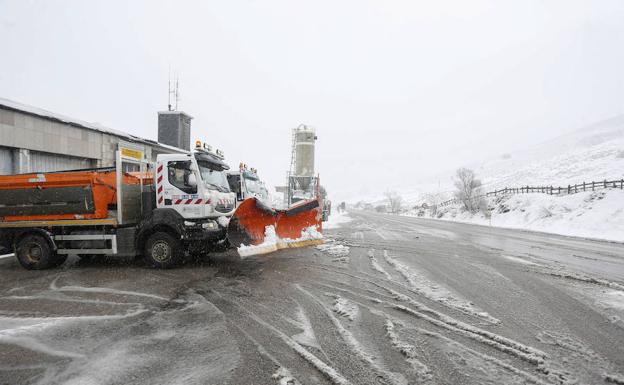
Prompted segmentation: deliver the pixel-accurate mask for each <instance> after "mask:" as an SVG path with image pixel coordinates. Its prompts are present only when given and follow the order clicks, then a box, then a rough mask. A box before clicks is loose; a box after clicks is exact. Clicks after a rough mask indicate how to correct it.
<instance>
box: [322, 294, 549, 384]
mask: <svg viewBox="0 0 624 385" xmlns="http://www.w3.org/2000/svg"><path fill="white" fill-rule="evenodd" d="M320 285H321V286H325V287H328V288H333V289H335V290H339V291H342V292H345V293H349V294H351V295H354V296H358V297H361V298H364V299H366V300H368V301H369V302H370V303H374V304H377V305H380V306H384V307H385V308H393V307H394V304H392V303H390V302H388V301H382V300H379V299H378V298H375V297H370V296H367V295H365V294H361V293H356V292H354V291H351V290H348V289H344V288H339V287H333V286H331V285H325V284H320ZM397 294H398V293H397ZM399 295H401V294H399ZM405 298H408V297H405ZM401 300H407V299H401ZM354 302H355V303H356V304H358V305H359V306H362V307H365V308H367V309H368V310H369V311H370V312H371V313H373V314H377V315H379V316H381V317H386V319H387V320H388V321H389V322H392V323H393V325H396V324H398V323H400V322H401V321H398V320H397V319H395V318H394V317H393V316H391V315H390V314H389V313H386V312H385V311H383V310H378V309H376V308H373V307H371V306H369V305H366V304H364V303H362V302H360V301H354ZM434 313H435V312H434ZM438 326H439V325H438ZM410 328H415V329H417V330H418V331H419V332H420V333H421V334H425V335H431V336H436V337H439V338H443V339H444V340H445V341H447V342H448V343H452V344H453V346H457V347H459V348H461V349H463V350H466V351H469V352H471V353H472V354H474V355H475V356H478V357H480V358H481V359H483V360H484V361H487V362H490V363H492V364H495V365H498V366H500V367H502V368H503V369H505V370H507V371H509V372H511V373H514V374H516V375H519V376H521V377H522V378H525V379H526V380H527V381H529V382H531V383H536V384H548V383H547V382H544V381H542V380H541V379H539V378H538V377H536V376H534V375H532V374H530V373H528V372H526V371H524V370H522V369H518V368H516V367H514V366H513V365H510V364H508V363H505V362H503V361H501V360H499V359H497V358H495V357H492V356H490V355H488V354H486V353H481V352H478V351H476V350H474V349H472V348H470V347H468V346H466V345H464V344H463V343H461V342H458V341H456V340H452V339H450V338H448V337H444V336H442V335H441V334H439V333H436V332H432V331H428V330H426V329H422V328H418V327H414V326H410ZM388 337H389V338H391V336H390V335H389V334H388ZM499 337H500V336H499ZM501 338H505V337H501ZM391 342H393V341H392V340H391ZM393 345H394V343H393ZM402 345H405V346H409V344H407V343H403V342H402V341H401V342H400V345H399V346H401V347H403V346H402ZM486 345H487V344H486ZM394 346H395V347H397V346H396V345H394ZM408 349H409V348H408ZM414 349H415V347H414ZM406 350H407V349H406ZM410 350H411V349H410ZM536 351H537V350H536ZM401 353H402V354H403V355H404V356H406V357H408V356H407V355H406V354H404V352H401ZM408 354H409V353H408ZM544 355H545V354H544ZM512 356H515V355H514V354H512ZM516 357H517V356H516ZM517 358H518V357H517ZM408 362H409V361H408ZM421 364H422V363H421ZM422 365H423V366H422V367H421V366H420V365H419V364H417V363H415V366H416V367H417V368H421V369H422V371H421V372H420V373H418V374H419V375H420V379H421V380H423V381H424V380H425V379H426V378H427V377H428V376H427V373H429V374H430V371H428V368H427V367H426V365H424V364H422ZM425 369H427V370H426V371H425ZM538 371H539V368H538Z"/></svg>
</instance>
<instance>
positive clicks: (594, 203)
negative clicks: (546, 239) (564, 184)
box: [438, 189, 624, 242]
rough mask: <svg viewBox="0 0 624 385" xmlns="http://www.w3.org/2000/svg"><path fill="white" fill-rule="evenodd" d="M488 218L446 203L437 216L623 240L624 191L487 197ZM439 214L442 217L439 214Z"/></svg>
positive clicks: (515, 227)
mask: <svg viewBox="0 0 624 385" xmlns="http://www.w3.org/2000/svg"><path fill="white" fill-rule="evenodd" d="M489 210H490V213H491V217H490V218H487V216H486V215H485V214H484V213H481V212H479V213H477V214H470V213H467V212H465V211H462V209H461V207H460V206H448V207H445V208H443V209H442V210H441V211H440V212H439V213H438V218H439V219H444V220H451V221H459V222H467V223H476V224H482V225H491V226H498V227H507V228H514V229H526V230H535V231H543V232H548V233H555V234H562V235H570V236H578V237H587V238H597V239H606V240H613V241H620V242H624V191H623V190H617V189H613V190H601V191H595V192H591V191H588V192H583V193H578V194H573V195H563V196H555V195H547V194H518V195H509V196H504V197H501V196H499V197H495V198H490V199H489ZM440 215H441V216H440Z"/></svg>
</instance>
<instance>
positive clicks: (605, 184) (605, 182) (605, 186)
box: [604, 179, 607, 188]
mask: <svg viewBox="0 0 624 385" xmlns="http://www.w3.org/2000/svg"><path fill="white" fill-rule="evenodd" d="M604 188H607V180H606V179H605V180H604Z"/></svg>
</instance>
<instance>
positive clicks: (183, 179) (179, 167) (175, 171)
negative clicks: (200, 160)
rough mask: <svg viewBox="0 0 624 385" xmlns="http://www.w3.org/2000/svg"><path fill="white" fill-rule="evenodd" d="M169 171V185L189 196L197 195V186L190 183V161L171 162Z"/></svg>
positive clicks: (168, 167)
mask: <svg viewBox="0 0 624 385" xmlns="http://www.w3.org/2000/svg"><path fill="white" fill-rule="evenodd" d="M167 171H168V174H169V183H171V184H172V185H173V186H175V187H177V188H179V189H180V190H182V191H184V192H185V193H187V194H197V184H192V183H189V175H191V174H192V171H191V161H190V160H185V161H175V162H169V163H168V165H167Z"/></svg>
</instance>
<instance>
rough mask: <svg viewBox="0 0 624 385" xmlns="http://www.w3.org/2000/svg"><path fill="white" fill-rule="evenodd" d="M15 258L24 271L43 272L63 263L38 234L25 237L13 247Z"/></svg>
mask: <svg viewBox="0 0 624 385" xmlns="http://www.w3.org/2000/svg"><path fill="white" fill-rule="evenodd" d="M15 256H16V257H17V260H18V261H19V263H20V265H22V266H23V267H24V268H25V269H28V270H43V269H49V268H52V267H56V266H58V265H60V264H62V263H63V262H64V261H65V258H62V257H60V256H58V255H57V254H56V252H55V251H54V250H53V249H52V246H50V244H49V243H48V241H47V240H46V239H45V238H44V237H43V236H42V235H39V234H31V235H26V236H25V237H23V238H22V239H20V240H19V242H18V243H17V245H16V247H15Z"/></svg>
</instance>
